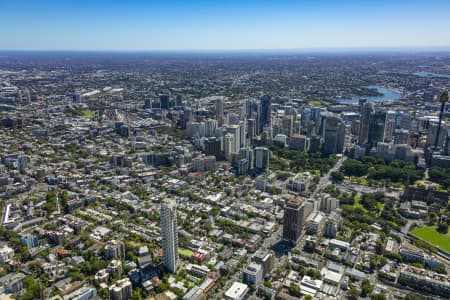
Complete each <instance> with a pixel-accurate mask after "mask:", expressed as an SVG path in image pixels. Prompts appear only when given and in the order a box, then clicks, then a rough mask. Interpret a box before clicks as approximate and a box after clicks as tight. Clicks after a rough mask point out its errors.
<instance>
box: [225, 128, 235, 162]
mask: <svg viewBox="0 0 450 300" xmlns="http://www.w3.org/2000/svg"><path fill="white" fill-rule="evenodd" d="M234 147H235V138H234V135H232V134H231V133H227V134H225V136H224V137H223V152H224V154H225V158H226V160H228V161H231V160H232V158H233V153H234V152H233V150H234Z"/></svg>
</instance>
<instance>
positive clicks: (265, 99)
mask: <svg viewBox="0 0 450 300" xmlns="http://www.w3.org/2000/svg"><path fill="white" fill-rule="evenodd" d="M271 126H272V99H271V97H270V96H269V95H264V96H262V97H261V114H260V124H259V128H260V130H259V131H260V132H262V131H263V129H264V127H271Z"/></svg>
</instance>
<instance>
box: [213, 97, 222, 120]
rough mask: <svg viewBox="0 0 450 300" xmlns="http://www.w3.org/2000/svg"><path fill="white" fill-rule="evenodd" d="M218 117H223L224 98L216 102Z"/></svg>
mask: <svg viewBox="0 0 450 300" xmlns="http://www.w3.org/2000/svg"><path fill="white" fill-rule="evenodd" d="M215 106H216V116H217V117H223V98H221V97H219V98H217V99H216V101H215Z"/></svg>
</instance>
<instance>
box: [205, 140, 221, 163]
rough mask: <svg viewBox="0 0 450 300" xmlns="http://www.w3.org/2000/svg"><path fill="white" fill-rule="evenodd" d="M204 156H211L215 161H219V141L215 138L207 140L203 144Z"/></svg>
mask: <svg viewBox="0 0 450 300" xmlns="http://www.w3.org/2000/svg"><path fill="white" fill-rule="evenodd" d="M203 145H204V149H205V154H206V155H208V156H209V155H213V156H215V157H216V158H217V159H220V157H221V150H220V148H221V147H220V140H219V139H218V138H216V137H210V138H208V139H207V140H205V141H204V142H203Z"/></svg>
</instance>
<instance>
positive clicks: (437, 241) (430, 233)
mask: <svg viewBox="0 0 450 300" xmlns="http://www.w3.org/2000/svg"><path fill="white" fill-rule="evenodd" d="M411 233H412V234H414V235H416V236H417V237H419V238H421V239H423V240H425V241H427V242H429V243H430V244H433V245H435V246H438V247H440V248H441V249H443V250H445V251H448V252H450V234H449V233H447V234H442V233H439V232H437V231H436V229H435V227H434V226H424V227H416V228H414V229H413V230H412V231H411Z"/></svg>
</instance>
